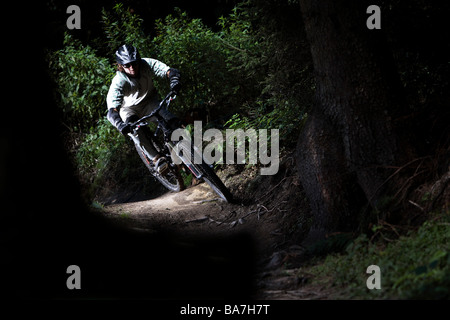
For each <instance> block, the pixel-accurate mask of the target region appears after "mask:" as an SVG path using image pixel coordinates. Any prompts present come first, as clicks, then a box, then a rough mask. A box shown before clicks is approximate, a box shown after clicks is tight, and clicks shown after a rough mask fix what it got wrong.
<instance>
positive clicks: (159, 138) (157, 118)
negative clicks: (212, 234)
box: [128, 92, 233, 202]
mask: <svg viewBox="0 0 450 320" xmlns="http://www.w3.org/2000/svg"><path fill="white" fill-rule="evenodd" d="M175 98H176V94H175V93H174V92H170V93H169V94H168V95H167V96H166V97H165V98H164V99H163V100H162V101H161V103H160V104H159V106H158V107H157V108H156V109H155V110H153V111H152V112H151V113H150V114H149V115H146V116H144V117H142V118H140V119H139V120H137V121H136V122H133V123H130V124H129V125H130V127H131V132H130V133H129V134H128V135H129V137H130V138H131V140H132V141H133V142H134V145H135V147H136V150H137V152H138V154H139V156H140V157H141V159H142V161H143V162H144V164H145V165H146V167H147V168H148V170H149V171H150V174H151V175H153V177H155V178H156V179H157V180H158V181H159V182H160V183H161V184H162V185H163V186H164V187H166V188H167V189H168V190H170V191H173V192H179V191H181V190H183V189H184V188H185V186H184V182H183V179H182V176H181V170H183V166H184V168H185V169H187V170H189V171H187V170H185V171H186V172H190V173H192V174H193V176H194V177H195V178H196V179H197V180H200V181H201V180H203V181H205V182H206V183H207V184H208V185H209V186H210V187H211V188H212V189H213V190H214V191H215V192H216V193H217V194H218V195H219V196H220V197H221V198H222V199H223V200H225V201H227V202H231V201H232V199H233V197H232V194H231V193H230V191H229V190H228V188H227V187H226V186H225V185H224V184H223V182H222V181H221V180H220V178H219V177H218V176H217V175H216V173H215V172H214V170H213V168H212V166H210V165H209V164H207V163H206V162H205V160H204V158H203V156H202V154H201V152H199V151H198V149H197V147H196V146H195V145H194V144H192V143H191V142H190V141H187V140H184V139H182V140H179V141H172V139H171V138H172V133H173V132H174V131H175V130H177V129H181V128H180V127H178V126H174V125H173V124H174V123H178V122H179V121H174V120H170V121H167V120H166V119H165V118H164V117H163V116H162V115H161V114H160V111H161V110H162V109H163V108H166V109H167V110H168V109H169V106H170V103H171V102H172V101H173V100H174V99H175ZM151 118H152V119H151ZM150 119H151V120H150ZM150 121H152V122H156V124H157V127H156V130H155V132H154V133H153V134H152V133H151V131H150V130H149V129H148V124H149V122H150ZM169 122H170V123H169ZM182 130H183V129H182ZM150 145H151V146H153V147H154V148H155V149H156V151H157V152H158V153H159V155H160V157H164V159H165V161H166V162H167V167H166V168H165V169H164V172H161V171H158V170H157V168H156V165H155V164H154V163H153V161H152V160H151V159H152V157H151V156H150V154H149V152H148V151H147V150H149V148H151V147H149V146H150ZM197 159H201V162H200V163H196V162H198V160H197ZM195 160H197V161H195Z"/></svg>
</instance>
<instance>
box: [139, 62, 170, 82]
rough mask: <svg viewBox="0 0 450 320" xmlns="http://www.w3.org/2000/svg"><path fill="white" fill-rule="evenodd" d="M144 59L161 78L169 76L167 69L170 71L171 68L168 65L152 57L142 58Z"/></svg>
mask: <svg viewBox="0 0 450 320" xmlns="http://www.w3.org/2000/svg"><path fill="white" fill-rule="evenodd" d="M142 60H143V61H145V62H146V63H147V64H148V65H149V66H150V68H151V69H152V71H153V73H154V74H156V75H157V76H158V77H161V78H164V77H167V71H169V69H170V67H169V66H168V65H166V64H165V63H162V62H161V61H158V60H156V59H152V58H142Z"/></svg>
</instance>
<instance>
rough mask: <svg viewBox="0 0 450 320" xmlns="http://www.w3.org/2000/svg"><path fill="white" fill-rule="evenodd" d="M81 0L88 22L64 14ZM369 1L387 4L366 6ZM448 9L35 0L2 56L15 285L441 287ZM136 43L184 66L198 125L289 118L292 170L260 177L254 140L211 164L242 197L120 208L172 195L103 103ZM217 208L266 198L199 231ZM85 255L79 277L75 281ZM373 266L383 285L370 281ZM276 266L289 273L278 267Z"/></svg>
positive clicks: (445, 236) (188, 113)
mask: <svg viewBox="0 0 450 320" xmlns="http://www.w3.org/2000/svg"><path fill="white" fill-rule="evenodd" d="M72 4H76V5H77V6H79V8H80V12H81V20H80V29H69V28H68V26H67V21H68V18H69V17H70V16H71V13H67V12H66V9H67V8H68V6H69V5H72ZM373 4H376V5H377V6H378V7H379V8H380V15H379V16H376V17H375V16H373V13H372V12H367V8H368V7H369V6H370V5H373ZM11 10H14V9H11ZM25 11H26V12H25ZM449 13H450V12H449V5H448V4H440V3H439V4H438V2H436V1H422V0H413V1H405V0H392V1H379V2H378V3H369V2H367V1H344V0H342V1H331V0H330V1H328V0H326V1H313V0H283V1H263V0H247V1H238V0H233V1H232V0H222V1H220V0H219V1H170V0H169V1H164V2H159V3H155V1H149V0H136V1H132V0H123V1H95V2H93V1H77V3H75V2H74V3H72V2H68V1H53V0H48V1H45V2H44V3H43V4H41V5H37V4H35V5H34V7H33V6H31V7H27V8H26V10H25V9H24V12H23V17H24V19H23V20H22V21H24V22H23V23H24V24H25V25H27V26H29V27H28V28H27V29H26V31H24V32H23V33H21V32H20V31H19V32H18V33H17V34H15V33H8V35H7V40H8V44H9V45H8V46H6V49H5V50H6V51H5V52H6V55H7V56H8V57H9V58H8V59H7V60H4V63H5V64H6V65H7V69H8V70H7V75H8V79H7V80H8V82H9V83H8V86H11V88H12V93H13V95H12V97H13V99H14V102H13V103H11V105H8V104H7V103H5V106H4V107H5V110H6V111H7V113H6V115H7V117H5V118H4V120H5V122H6V125H5V126H3V127H2V137H1V145H0V148H1V153H2V157H1V181H0V182H1V195H2V199H4V201H2V202H3V203H5V206H4V208H5V209H3V210H2V220H3V223H2V227H1V228H2V229H3V232H2V235H1V239H0V241H1V245H2V248H5V252H6V254H5V259H3V261H2V262H1V265H2V268H5V269H4V270H5V271H4V273H3V274H4V275H8V276H7V277H6V279H5V283H6V285H5V286H3V287H2V290H3V293H4V296H9V297H11V298H12V299H41V298H43V299H85V298H88V299H129V298H131V299H134V298H144V299H160V298H161V299H218V298H237V299H240V298H241V299H249V298H258V299H271V298H280V299H302V298H309V299H448V298H449V297H450V291H449V288H450V253H449V243H450V242H449V240H450V239H449V238H450V228H449V225H450V214H449V199H450V192H449V188H448V185H449V181H450V162H449V159H450V134H449V133H450V125H449V123H450V122H449V120H450V111H449V110H450V109H449V103H450V100H449V92H450V90H449V89H450V88H449V79H448V75H449V71H450V70H449V68H450V61H449V57H450V47H449V41H448V36H446V32H445V31H446V29H447V28H446V26H447V24H448V22H447V19H448V15H449ZM371 19H375V20H371ZM376 19H378V20H376ZM369 21H377V22H379V27H380V28H369ZM124 43H129V44H132V45H134V46H136V47H137V48H138V49H139V51H140V54H141V56H142V57H151V58H155V59H158V60H160V61H163V62H164V63H166V64H167V65H170V66H171V67H174V68H177V69H178V70H180V72H181V79H182V81H181V82H182V90H181V92H180V94H179V95H178V96H177V99H176V101H175V102H174V109H173V110H172V111H173V112H174V113H175V114H176V115H177V116H178V117H179V118H180V119H181V120H182V121H183V123H184V124H185V125H186V126H187V127H188V128H189V127H191V126H192V125H193V122H194V121H195V120H198V121H202V123H203V130H207V129H209V128H217V129H219V130H221V131H222V132H225V131H226V130H227V129H242V130H248V129H256V130H258V129H278V130H279V133H280V135H279V136H280V138H279V145H280V170H279V172H278V173H277V174H275V175H273V176H261V175H259V174H258V172H259V170H258V169H259V168H260V167H261V166H262V165H261V164H249V163H248V162H249V161H248V159H249V154H248V152H247V154H246V160H247V161H246V164H240V165H230V164H216V165H215V166H214V169H215V171H216V172H217V173H218V175H219V177H220V178H221V179H222V181H223V182H224V183H225V185H226V186H227V187H228V188H229V189H230V191H231V192H232V193H233V194H234V195H235V198H236V199H237V200H236V203H234V204H232V205H228V204H223V205H221V204H220V203H219V204H215V205H214V207H213V205H210V206H204V207H203V209H201V210H202V211H201V213H202V215H201V216H199V215H198V214H199V213H200V209H199V210H197V209H195V208H194V209H189V211H188V212H187V213H188V215H186V216H185V217H184V218H182V219H184V220H187V219H188V218H187V217H188V216H189V219H190V220H189V222H188V223H189V224H190V225H189V227H186V228H185V227H184V226H185V225H186V223H184V222H183V223H184V224H183V227H180V228H178V227H177V223H181V222H180V221H181V220H171V221H169V223H167V221H166V220H164V219H166V218H164V217H163V218H162V219H163V220H151V219H153V218H149V217H150V216H151V214H152V211H151V209H149V211H148V212H147V211H146V212H145V215H149V216H145V215H144V218H142V216H140V217H139V218H136V217H135V214H138V213H140V214H141V213H142V210H143V209H142V208H137V207H136V208H134V209H129V210H135V211H133V212H132V213H123V212H122V211H121V212H119V211H117V212H119V213H117V212H116V213H115V214H117V216H114V217H115V218H114V219H110V218H108V214H109V215H110V214H111V212H112V211H111V210H112V209H111V208H114V207H111V206H112V205H116V204H127V203H129V204H131V205H132V204H133V203H140V202H139V201H149V200H153V199H156V200H158V199H166V198H161V197H165V196H166V195H165V194H166V190H164V188H163V187H162V186H160V185H159V184H158V183H156V182H155V180H154V179H153V178H152V177H151V176H150V175H149V174H148V172H147V171H146V167H145V166H143V165H142V162H141V160H140V159H139V157H137V155H136V152H135V150H134V149H133V146H132V144H130V141H129V140H128V139H126V138H125V137H123V136H122V135H121V134H120V133H119V132H118V131H117V130H116V129H115V128H114V127H113V126H112V125H111V124H110V123H109V122H108V120H107V119H106V111H107V106H106V100H105V99H106V95H107V93H108V89H109V86H110V84H111V80H112V78H113V77H114V75H115V73H116V71H117V66H116V65H115V59H114V52H115V51H116V50H117V48H118V47H119V46H120V45H122V44H124ZM155 86H156V89H157V92H158V94H159V96H160V97H161V98H162V97H163V96H164V95H165V94H166V93H167V92H168V90H169V83H168V81H167V80H166V79H156V78H155ZM269 139H270V137H269ZM183 179H184V183H185V184H186V186H188V187H191V186H192V188H193V189H191V191H190V192H192V193H194V192H195V190H198V189H194V188H195V181H194V180H195V179H193V178H192V176H189V175H185V176H184V177H183ZM183 201H184V200H183ZM204 201H206V200H204ZM208 205H209V204H208ZM149 206H150V205H149ZM129 208H133V207H132V206H130V207H129ZM161 208H163V207H161ZM217 208H220V210H219V209H217ZM121 210H122V209H121ZM158 210H159V209H158ZM161 210H162V211H164V210H165V209H164V208H163V209H161ZM173 210H176V209H173ZM186 210H187V209H186ZM214 210H219V211H217V212H218V213H217V216H214V219H215V218H217V217H220V215H221V214H223V212H233V214H235V215H236V217H235V219H236V220H235V221H244V220H240V218H242V217H243V216H245V218H247V217H248V216H249V215H250V213H248V212H254V213H257V215H258V216H257V218H258V219H257V220H256V218H255V220H254V221H250V220H249V219H250V218H247V220H249V221H250V222H249V223H248V225H249V226H250V227H251V228H253V227H254V228H255V229H258V230H257V233H258V235H257V236H255V237H254V236H253V234H252V233H251V232H250V233H249V232H247V231H248V230H246V229H242V230H241V229H239V228H235V229H236V230H237V231H236V230H235V229H233V230H235V231H233V232H229V233H227V232H228V231H227V230H228V229H220V232H218V233H217V234H214V232H209V233H208V232H206V233H199V234H195V231H196V229H195V228H192V230H191V229H190V228H191V224H192V221H194V223H197V222H199V221H200V222H202V223H203V222H204V221H205V220H206V217H207V218H209V219H210V221H212V218H211V216H208V212H216V211H214ZM240 210H241V211H242V212H241V211H240ZM245 210H247V211H245ZM113 211H114V210H113ZM162 211H161V212H162ZM244 211H245V212H244ZM161 212H159V211H158V212H157V211H156V209H155V211H154V212H153V213H154V214H155V216H156V213H158V215H159V214H160V213H161ZM180 212H181V211H180ZM196 213H197V215H196ZM240 214H242V215H241V216H240ZM262 214H265V217H264V218H263V219H262V220H261V221H262V222H257V221H259V220H260V215H261V216H262ZM203 215H205V218H203ZM254 216H255V215H254ZM254 216H253V217H254ZM133 217H134V218H133ZM199 217H200V218H199ZM266 217H270V219H272V220H270V219H269V218H267V220H265V218H266ZM133 219H135V220H133ZM145 219H148V221H147V222H145ZM167 219H169V218H167ZM202 219H204V220H202ZM275 220H278V221H279V222H278V224H273V225H271V226H270V227H269V226H262V227H261V225H262V224H265V223H266V222H267V223H268V222H270V221H275ZM170 223H171V224H170ZM234 223H235V224H236V225H239V223H236V222H234ZM130 225H133V228H128V226H130ZM136 225H138V226H139V228H141V229H146V230H147V231H148V230H152V232H136V228H134V227H136ZM220 227H223V226H222V225H221V226H220ZM233 227H234V225H233ZM238 227H239V226H238ZM177 228H178V229H177ZM201 228H202V230H206V229H207V228H204V226H202V227H201ZM185 231H186V232H187V233H186V234H184V233H183V232H185ZM192 231H193V232H192ZM264 232H267V235H264ZM266 236H267V237H266ZM265 238H267V239H265ZM261 239H264V240H265V241H268V243H269V244H270V245H267V248H265V249H264V250H263V251H264V252H263V253H264V254H261V249H260V246H261V244H260V242H261V241H260V240H261ZM280 239H283V240H280ZM272 240H273V241H272ZM38 261H39V263H38ZM261 261H264V263H263V262H261ZM73 264H77V265H78V266H79V267H80V269H81V270H82V283H83V287H82V289H81V290H68V289H67V287H66V280H67V277H68V276H69V275H68V274H67V273H66V269H67V267H68V266H70V265H73ZM370 265H378V266H379V267H380V269H381V274H382V282H381V286H382V289H380V290H370V289H368V287H367V286H366V282H365V281H366V279H367V278H368V277H369V274H366V268H367V267H368V266H370ZM29 268H32V269H33V270H34V273H30V272H29ZM274 270H276V271H274ZM282 273H283V274H284V276H283V277H285V276H286V274H288V275H289V277H287V276H286V279H287V278H288V279H289V289H286V288H287V287H288V286H287V285H286V288H284V287H282V286H281V287H280V286H279V287H277V286H275V285H274V284H273V283H274V282H273V281H274V280H273V279H274V278H277V277H278V276H279V275H280V274H282ZM37 274H39V276H37ZM269 278H270V279H272V280H273V281H272V282H270V281H269V280H267V279H269ZM111 279H114V280H111ZM211 279H214V281H211ZM255 279H256V280H255ZM277 279H279V278H277ZM283 279H284V278H283ZM286 281H288V280H286ZM293 283H295V285H294V284H293ZM293 288H294V289H295V290H294V289H293ZM300 290H303V291H302V292H303V293H302V294H303V295H300V294H299V293H298V292H300ZM318 291H320V294H317V295H313V294H312V293H311V292H318ZM261 292H264V294H262V293H261ZM286 292H288V293H289V292H290V295H287V294H286ZM309 294H310V295H309Z"/></svg>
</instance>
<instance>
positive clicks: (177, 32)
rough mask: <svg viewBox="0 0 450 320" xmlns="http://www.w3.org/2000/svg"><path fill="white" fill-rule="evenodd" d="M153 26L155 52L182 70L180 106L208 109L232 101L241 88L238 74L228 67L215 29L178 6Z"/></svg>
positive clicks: (161, 58) (184, 108) (163, 59)
mask: <svg viewBox="0 0 450 320" xmlns="http://www.w3.org/2000/svg"><path fill="white" fill-rule="evenodd" d="M156 30H157V36H156V37H155V38H154V39H153V42H154V44H155V47H157V48H158V51H157V53H156V56H157V57H158V59H160V60H162V61H164V62H165V63H167V64H168V65H170V66H172V67H174V68H177V69H179V70H181V72H182V81H183V91H182V95H180V97H179V98H180V101H179V104H180V105H182V107H180V109H181V110H186V109H187V110H188V109H190V108H202V109H204V110H208V109H209V108H210V107H211V106H213V105H220V104H223V103H225V104H227V105H230V104H231V103H232V102H231V101H232V100H233V98H232V97H234V96H236V95H238V91H239V89H240V86H239V77H238V75H237V73H236V72H234V71H232V70H229V68H228V65H227V62H226V60H227V56H226V51H224V50H223V43H222V41H221V40H220V38H219V36H218V35H217V34H216V33H214V32H213V31H211V30H210V29H209V28H207V27H206V26H205V25H204V24H203V22H202V21H201V20H200V19H190V18H189V17H188V16H187V14H186V13H185V12H181V11H180V10H179V9H177V13H176V15H169V16H167V17H166V18H165V19H164V20H157V21H156Z"/></svg>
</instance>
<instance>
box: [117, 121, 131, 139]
mask: <svg viewBox="0 0 450 320" xmlns="http://www.w3.org/2000/svg"><path fill="white" fill-rule="evenodd" d="M117 129H119V131H120V133H121V134H123V135H124V136H126V135H127V134H129V133H130V132H131V126H130V125H129V124H128V123H124V122H122V123H121V124H119V125H118V127H117Z"/></svg>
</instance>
